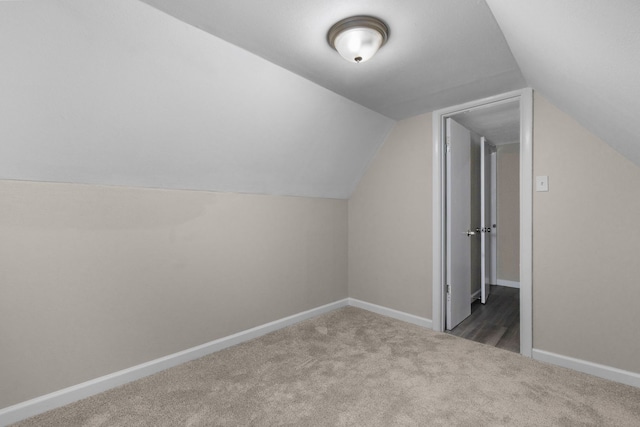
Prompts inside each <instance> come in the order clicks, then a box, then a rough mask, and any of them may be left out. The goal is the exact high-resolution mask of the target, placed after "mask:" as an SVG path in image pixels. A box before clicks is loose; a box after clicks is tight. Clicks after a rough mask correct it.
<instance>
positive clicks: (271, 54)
mask: <svg viewBox="0 0 640 427" xmlns="http://www.w3.org/2000/svg"><path fill="white" fill-rule="evenodd" d="M142 1H144V2H145V3H148V4H150V5H153V6H154V7H157V8H158V9H160V10H163V11H165V12H167V13H168V14H170V15H172V16H175V17H176V18H178V19H181V20H182V21H184V22H187V23H189V24H191V25H194V26H196V27H198V28H201V29H203V30H204V31H206V32H208V33H210V34H213V35H215V36H217V37H220V38H222V39H224V40H227V41H229V42H231V43H233V44H235V45H237V46H240V47H242V48H244V49H246V50H248V51H250V52H253V53H255V54H257V55H259V56H261V57H263V58H265V59H267V60H269V61H271V62H273V63H275V64H278V65H280V66H282V67H284V68H286V69H288V70H291V71H293V72H294V73H296V74H298V75H300V76H303V77H305V78H307V79H309V80H311V81H313V82H316V83H318V84H319V85H321V86H323V87H326V88H328V89H330V90H332V91H334V92H336V93H338V94H340V95H343V96H345V97H346V98H349V99H351V100H353V101H355V102H357V103H358V104H361V105H363V106H365V107H367V108H370V109H372V110H374V111H377V112H379V113H380V114H383V115H385V116H387V117H391V118H394V119H402V118H406V117H411V116H415V115H417V114H420V113H425V112H428V111H433V110H435V109H438V108H443V107H448V106H451V105H455V104H459V103H463V102H466V101H472V100H474V99H480V98H484V97H488V96H491V95H496V94H498V93H502V92H507V91H510V90H513V89H519V88H522V87H524V86H525V81H524V79H523V77H522V74H521V73H520V70H519V69H518V65H517V63H516V62H515V60H514V58H513V56H512V55H511V52H510V51H509V46H508V45H507V43H506V41H505V39H504V36H503V35H502V33H501V31H500V28H499V27H498V24H497V23H496V21H495V19H494V18H493V15H492V14H491V11H490V10H489V8H488V7H487V4H486V3H485V2H484V1H482V0H480V1H478V0H476V1H470V0H446V1H443V0H402V1H401V2H398V1H393V0H349V1H344V0H323V1H318V0H278V1H259V0H234V1H228V0H188V1H175V0H142ZM352 15H372V16H377V17H379V18H381V19H383V20H384V21H385V22H386V23H387V25H388V26H389V29H390V34H389V40H388V42H387V44H386V45H385V46H384V47H383V48H382V49H381V50H380V51H379V52H378V54H377V55H376V56H375V57H374V58H372V59H371V60H370V61H368V62H365V63H362V64H352V63H348V62H346V61H344V60H343V59H342V58H341V57H340V56H339V55H338V54H337V53H336V52H335V51H334V50H333V49H332V48H331V47H330V46H329V44H328V43H327V32H328V30H329V28H330V27H331V26H332V25H333V24H334V23H336V22H337V21H339V20H340V19H343V18H346V17H348V16H352Z"/></svg>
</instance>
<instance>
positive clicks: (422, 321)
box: [347, 298, 433, 329]
mask: <svg viewBox="0 0 640 427" xmlns="http://www.w3.org/2000/svg"><path fill="white" fill-rule="evenodd" d="M347 299H348V304H349V305H350V306H352V307H357V308H361V309H363V310H367V311H372V312H374V313H378V314H382V315H383V316H387V317H392V318H394V319H397V320H402V321H403V322H407V323H413V324H414V325H418V326H422V327H425V328H429V329H433V328H432V326H433V323H432V321H431V319H427V318H425V317H420V316H416V315H414V314H409V313H405V312H404V311H398V310H394V309H392V308H387V307H383V306H381V305H376V304H372V303H370V302H365V301H361V300H359V299H355V298H347Z"/></svg>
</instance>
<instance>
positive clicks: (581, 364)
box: [531, 348, 640, 387]
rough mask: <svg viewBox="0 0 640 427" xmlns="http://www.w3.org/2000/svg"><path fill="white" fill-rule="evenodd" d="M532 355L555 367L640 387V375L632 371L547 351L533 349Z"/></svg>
mask: <svg viewBox="0 0 640 427" xmlns="http://www.w3.org/2000/svg"><path fill="white" fill-rule="evenodd" d="M531 355H532V357H533V358H534V359H536V360H539V361H541V362H547V363H551V364H553V365H558V366H563V367H565V368H569V369H573V370H575V371H579V372H584V373H585V374H590V375H593V376H596V377H600V378H604V379H607V380H611V381H615V382H619V383H622V384H627V385H630V386H633V387H640V374H638V373H636V372H631V371H624V370H622V369H618V368H614V367H611V366H607V365H600V364H598V363H593V362H588V361H586V360H582V359H575V358H573V357H569V356H563V355H561V354H556V353H551V352H549V351H545V350H538V349H535V348H534V349H533V350H532V352H531Z"/></svg>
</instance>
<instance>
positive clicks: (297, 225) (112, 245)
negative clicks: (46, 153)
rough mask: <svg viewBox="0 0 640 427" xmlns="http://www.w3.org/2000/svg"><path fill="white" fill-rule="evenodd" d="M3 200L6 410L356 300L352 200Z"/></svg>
mask: <svg viewBox="0 0 640 427" xmlns="http://www.w3.org/2000/svg"><path fill="white" fill-rule="evenodd" d="M0 194H1V196H0V236H1V238H0V260H1V262H0V280H1V281H0V286H1V288H0V289H1V292H0V293H1V297H0V345H1V351H0V408H3V407H6V406H9V405H12V404H15V403H18V402H21V401H24V400H27V399H30V398H34V397H37V396H39V395H43V394H46V393H49V392H53V391H55V390H59V389H61V388H64V387H67V386H71V385H74V384H78V383H81V382H83V381H86V380H90V379H92V378H96V377H99V376H101V375H105V374H109V373H112V372H115V371H118V370H120V369H124V368H128V367H131V366H134V365H136V364H139V363H143V362H147V361H150V360H153V359H155V358H158V357H161V356H164V355H167V354H171V353H174V352H177V351H181V350H185V349H187V348H189V347H192V346H196V345H199V344H203V343H205V342H208V341H211V340H214V339H217V338H220V337H224V336H227V335H230V334H233V333H235V332H239V331H242V330H245V329H248V328H251V327H254V326H257V325H261V324H264V323H267V322H270V321H273V320H276V319H279V318H282V317H285V316H288V315H291V314H295V313H299V312H301V311H304V310H308V309H311V308H314V307H318V306H321V305H323V304H327V303H330V302H332V301H336V300H339V299H342V298H345V297H346V296H347V202H346V200H333V199H312V198H302V197H275V196H255V195H240V194H222V193H210V192H197V191H172V190H149V189H133V188H122V187H101V186H86V185H74V184H47V183H34V182H19V181H0Z"/></svg>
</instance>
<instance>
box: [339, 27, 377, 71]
mask: <svg viewBox="0 0 640 427" xmlns="http://www.w3.org/2000/svg"><path fill="white" fill-rule="evenodd" d="M334 44H335V47H336V50H337V51H338V53H339V54H340V56H342V57H343V58H344V59H346V60H347V61H349V62H356V63H359V62H365V61H367V60H368V59H371V57H372V56H373V55H375V53H376V52H377V51H378V49H380V46H382V35H381V34H380V33H379V32H377V31H376V30H374V29H371V28H366V27H358V28H351V29H349V30H345V31H343V32H341V33H340V34H338V35H337V36H336V39H335V41H334Z"/></svg>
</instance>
